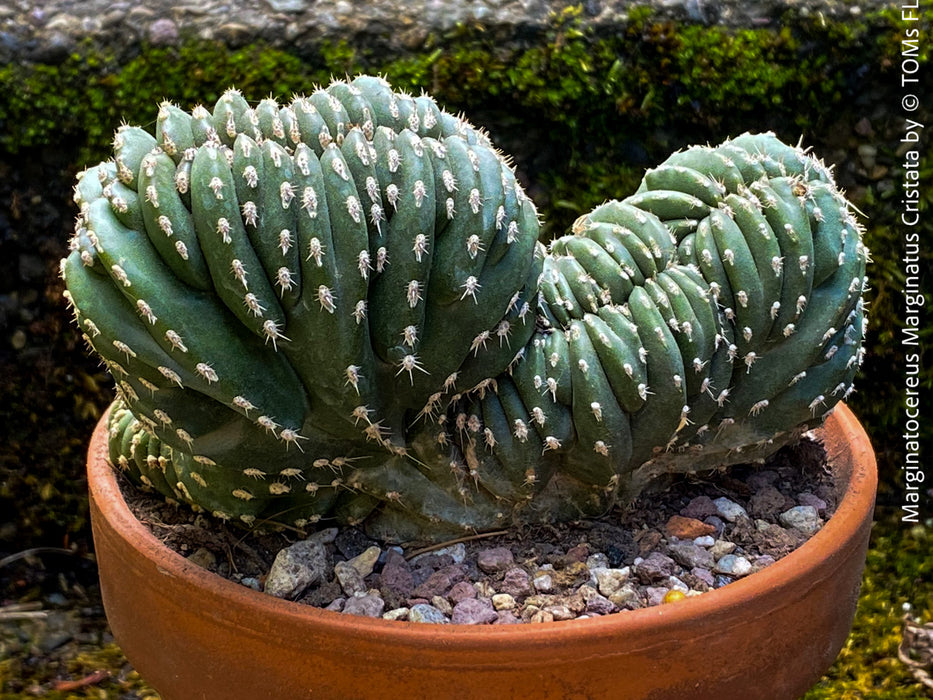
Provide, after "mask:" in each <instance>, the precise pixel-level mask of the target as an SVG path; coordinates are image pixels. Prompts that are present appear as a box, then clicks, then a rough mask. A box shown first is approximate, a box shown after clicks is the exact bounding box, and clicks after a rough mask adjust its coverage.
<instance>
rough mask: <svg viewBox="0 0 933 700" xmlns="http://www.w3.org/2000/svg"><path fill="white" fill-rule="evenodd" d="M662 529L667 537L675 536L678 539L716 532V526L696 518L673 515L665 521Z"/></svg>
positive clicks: (690, 538)
mask: <svg viewBox="0 0 933 700" xmlns="http://www.w3.org/2000/svg"><path fill="white" fill-rule="evenodd" d="M664 531H665V532H666V533H667V535H668V537H676V538H677V539H679V540H692V539H694V538H696V537H703V536H704V535H711V534H713V533H714V532H716V528H715V527H714V526H712V525H709V524H707V523H704V522H703V521H702V520H698V519H696V518H687V517H684V516H682V515H674V516H672V517H671V519H670V520H668V521H667V524H666V525H665V526H664Z"/></svg>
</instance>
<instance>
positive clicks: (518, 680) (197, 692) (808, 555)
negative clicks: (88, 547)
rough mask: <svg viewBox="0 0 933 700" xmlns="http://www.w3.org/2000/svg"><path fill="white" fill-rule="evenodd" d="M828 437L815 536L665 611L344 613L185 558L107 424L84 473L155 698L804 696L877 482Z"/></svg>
mask: <svg viewBox="0 0 933 700" xmlns="http://www.w3.org/2000/svg"><path fill="white" fill-rule="evenodd" d="M820 432H821V433H822V439H823V441H824V444H825V445H826V448H827V452H828V454H829V457H830V460H831V462H832V464H833V466H834V469H835V470H836V472H837V482H838V483H839V484H840V488H843V489H845V491H844V497H843V498H842V499H841V502H840V504H839V507H838V509H837V511H836V514H835V515H834V516H833V517H832V519H831V520H830V521H829V522H828V523H827V524H826V525H825V526H824V528H823V529H822V530H821V531H820V532H819V533H818V534H817V535H816V536H814V537H813V538H812V539H811V540H810V541H809V542H807V543H806V544H805V545H804V546H802V547H801V548H800V549H798V550H797V551H796V552H794V553H793V554H791V555H789V556H787V557H785V558H784V559H782V560H780V561H779V562H777V563H775V564H773V565H772V566H770V567H768V568H767V569H765V570H763V571H761V572H759V573H756V574H754V575H752V576H749V577H747V578H745V579H741V580H739V581H737V582H735V583H732V584H730V585H729V586H727V587H725V588H722V589H718V590H715V591H711V592H708V593H705V594H703V595H702V596H698V597H696V598H690V599H687V600H684V601H681V602H679V603H676V604H672V605H664V606H659V607H654V608H647V609H642V610H635V611H628V612H624V613H620V614H616V615H609V616H605V617H602V618H596V619H588V620H577V621H569V622H555V623H545V624H540V625H513V626H503V627H480V628H477V627H467V626H456V625H445V626H433V625H419V624H416V623H408V622H390V621H385V620H374V619H368V618H359V617H354V616H350V615H341V614H339V613H335V612H329V611H325V610H319V609H315V608H310V607H308V606H302V605H298V604H295V603H291V602H288V601H283V600H279V599H276V598H273V597H271V596H266V595H264V594H261V593H257V592H255V591H251V590H249V589H247V588H245V587H243V586H239V585H237V584H235V583H232V582H229V581H226V580H224V579H222V578H220V577H218V576H216V575H214V574H212V573H210V572H208V571H206V570H204V569H201V568H200V567H197V566H194V565H192V564H190V563H189V562H188V561H187V560H185V559H184V558H183V557H181V556H180V555H178V554H176V553H174V552H172V551H171V550H169V549H167V548H165V547H163V546H162V545H161V544H160V543H159V542H158V541H157V540H156V539H155V538H154V537H153V536H152V535H151V534H150V533H149V531H148V530H147V529H146V528H145V527H144V526H143V525H141V524H140V523H139V522H138V521H137V520H136V519H135V517H134V516H133V515H132V513H130V511H129V510H128V508H127V507H126V504H125V502H124V501H123V498H122V496H121V495H120V491H119V488H118V486H117V483H116V479H115V477H114V474H113V471H112V469H111V468H110V467H109V465H108V464H107V463H106V440H107V434H106V428H105V421H104V420H102V421H101V423H100V424H99V425H98V427H97V430H96V431H95V433H94V436H93V439H92V442H91V448H90V452H89V460H88V473H89V483H90V492H91V515H92V525H93V530H94V540H95V547H96V551H97V559H98V563H99V567H100V575H101V589H102V593H103V597H104V605H105V608H106V611H107V616H108V619H109V621H110V624H111V627H112V629H113V633H114V636H115V637H116V639H117V641H118V642H119V644H120V645H121V646H122V647H123V650H124V652H125V653H126V655H127V658H128V659H129V660H130V662H131V663H132V664H133V665H134V666H135V667H136V668H137V670H138V671H139V672H140V674H141V675H142V676H143V677H144V678H146V680H147V681H148V682H149V683H151V684H152V685H153V686H155V687H156V688H158V689H159V690H160V692H161V693H162V694H163V700H195V699H199V698H205V699H207V698H211V699H214V698H216V699H217V700H236V699H238V698H244V699H247V698H248V699H250V700H257V699H260V698H276V699H289V698H323V699H325V700H339V699H342V698H347V699H353V700H365V699H370V698H371V699H379V700H383V699H385V700H393V699H395V698H399V699H402V698H404V699H405V700H415V699H418V698H425V699H427V698H431V699H432V700H436V699H437V698H446V697H451V698H457V700H468V699H471V698H477V699H480V698H482V699H483V700H488V699H489V698H508V699H510V700H511V699H517V698H526V697H527V698H535V699H536V700H539V699H542V698H554V699H560V700H565V699H567V700H569V699H575V698H579V699H581V700H582V699H584V698H586V699H593V700H596V699H602V698H605V699H607V700H618V699H620V698H625V699H629V698H631V699H639V698H644V699H645V700H662V699H667V698H670V699H674V698H677V699H678V700H683V699H685V698H697V699H703V698H710V699H712V698H715V699H716V700H729V699H730V698H737V699H738V698H742V699H743V700H745V699H747V698H768V699H773V700H780V699H782V698H788V699H791V698H797V697H799V696H800V695H801V694H802V693H803V692H804V691H805V690H806V689H807V688H809V687H810V686H811V685H813V684H814V683H815V682H816V681H817V680H818V679H819V678H820V676H822V674H823V673H824V672H825V671H826V669H827V668H828V667H829V666H830V665H831V664H832V662H833V660H834V659H835V657H836V655H837V654H838V652H839V650H840V649H841V647H842V645H843V644H844V642H845V640H846V637H847V636H848V633H849V630H850V627H851V624H852V618H853V616H854V614H855V606H856V602H857V599H858V590H859V583H860V580H861V574H862V568H863V566H864V561H865V551H866V549H867V546H868V538H869V531H870V526H871V519H872V511H873V507H874V495H875V488H876V479H877V477H876V467H875V460H874V455H873V453H872V450H871V446H870V444H869V442H868V438H867V436H866V435H865V433H864V430H863V429H862V428H861V426H860V425H859V424H858V422H857V421H856V419H855V418H854V416H853V415H852V413H851V412H850V411H849V410H848V409H847V408H845V407H844V406H840V407H838V408H837V409H836V410H835V411H834V412H833V414H832V415H831V416H830V418H829V419H828V421H827V423H826V426H825V427H824V428H823V429H822V430H821V431H820Z"/></svg>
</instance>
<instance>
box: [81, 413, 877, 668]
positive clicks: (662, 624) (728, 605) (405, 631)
mask: <svg viewBox="0 0 933 700" xmlns="http://www.w3.org/2000/svg"><path fill="white" fill-rule="evenodd" d="M818 432H819V437H820V439H821V441H822V442H823V443H824V445H825V446H826V450H827V454H828V457H829V459H830V460H833V461H835V462H836V463H838V462H839V461H840V460H841V461H842V462H843V463H844V466H843V467H842V469H841V471H842V472H843V473H842V475H841V476H842V477H843V478H845V476H846V472H847V471H848V472H849V473H848V477H849V483H848V485H847V487H846V489H845V492H844V496H843V499H842V501H841V502H840V503H839V504H838V506H837V509H836V512H835V513H834V515H833V516H832V517H831V518H830V520H829V521H828V522H827V523H826V524H825V525H824V526H823V528H822V529H821V530H820V531H819V532H818V533H816V535H814V536H813V537H812V538H810V540H809V541H807V542H806V543H804V544H803V545H802V546H801V547H799V548H798V549H797V550H795V551H794V552H792V553H791V554H789V555H787V556H786V557H783V558H782V559H780V560H778V561H777V562H775V563H774V564H772V565H770V566H768V567H766V568H765V569H763V570H761V571H759V572H756V573H754V574H751V575H749V576H747V577H745V578H742V579H739V580H737V581H734V582H732V583H730V584H729V585H727V586H724V587H723V588H719V589H715V590H712V591H708V592H706V593H703V594H702V595H700V596H696V597H690V598H686V599H684V600H681V601H678V602H677V603H674V604H667V605H659V606H654V607H650V608H641V609H638V610H627V611H623V612H620V613H614V614H611V615H605V616H602V617H596V618H588V619H583V620H566V621H560V622H545V623H539V624H535V625H494V626H493V625H479V626H471V625H455V624H450V625H428V624H420V623H415V622H407V621H397V620H384V619H381V618H367V617H359V616H354V615H344V614H343V613H338V612H334V611H329V610H324V609H321V608H315V607H311V606H308V605H302V604H300V603H295V602H292V601H288V600H283V599H279V598H275V597H274V596H271V595H267V594H265V593H262V592H259V591H255V590H252V589H249V588H247V587H245V586H243V585H240V584H237V583H234V582H232V581H228V580H227V579H225V578H223V577H221V576H219V575H217V574H214V573H212V572H210V571H208V570H207V569H203V568H201V567H200V566H197V565H195V564H192V563H191V562H189V561H188V560H187V559H185V558H184V557H183V556H181V555H180V554H178V553H176V552H175V551H173V550H171V549H170V548H168V547H166V546H165V545H163V544H162V543H161V542H159V540H158V539H157V538H156V537H155V536H154V535H153V534H152V533H151V532H150V531H149V530H148V529H147V528H146V527H145V526H144V525H143V524H142V523H141V522H139V520H138V519H137V518H136V517H135V515H133V513H132V512H131V511H130V509H129V507H128V506H127V504H126V502H125V500H124V499H123V496H122V493H121V492H120V488H119V486H118V484H117V480H116V476H115V473H114V470H113V469H112V468H111V467H110V465H109V464H108V461H107V415H106V414H105V415H104V416H103V417H102V418H101V421H100V422H99V423H98V425H97V428H96V429H95V431H94V434H93V436H92V439H91V444H90V449H89V451H88V483H89V489H90V491H91V496H92V498H93V499H94V501H95V502H96V504H97V505H98V507H99V509H100V511H101V514H102V516H103V518H104V519H105V520H106V521H107V522H108V524H109V526H110V527H112V528H113V530H114V531H115V533H116V534H117V535H118V536H119V537H121V538H124V539H126V540H127V541H128V542H131V543H133V544H134V546H136V547H137V548H138V549H139V551H140V552H141V553H142V554H143V555H144V556H145V557H146V558H147V559H149V560H151V561H152V562H153V563H154V564H155V565H156V567H157V569H158V571H159V572H160V573H161V574H163V575H166V576H170V577H173V578H178V579H183V580H185V581H186V582H187V583H188V584H189V585H191V586H195V587H198V588H204V589H209V590H210V592H211V595H213V596H215V597H217V598H221V599H224V600H225V601H226V602H227V603H228V604H230V605H231V606H236V607H253V608H256V609H257V611H260V612H257V613H256V614H260V615H261V614H267V615H269V616H273V617H274V616H279V617H281V616H286V617H289V618H298V619H299V620H301V621H303V622H304V623H306V624H307V625H309V626H310V627H316V628H318V629H321V630H322V631H323V630H327V631H328V632H331V633H338V632H342V633H350V634H359V635H365V636H367V637H369V636H374V635H378V636H379V637H381V638H382V639H383V640H384V641H385V643H387V644H393V643H395V644H421V645H425V644H432V643H433V644H441V645H444V646H446V647H451V646H453V647H454V648H456V647H457V646H458V645H462V646H464V647H466V646H469V647H470V648H474V649H475V648H478V647H500V648H502V649H503V650H505V649H507V648H508V646H509V645H510V644H512V643H514V642H516V641H517V640H519V639H521V640H522V642H523V643H532V644H533V643H535V641H541V642H546V641H547V640H548V639H553V635H555V634H557V633H558V632H559V634H560V639H561V643H572V640H574V639H577V638H580V639H582V638H585V637H589V636H592V635H626V636H627V635H635V634H640V633H644V632H645V631H646V630H649V629H656V630H657V629H659V628H676V627H678V626H682V625H684V624H685V623H687V622H689V621H691V620H696V619H701V618H703V617H707V616H715V615H721V614H723V611H730V610H736V609H739V608H743V607H746V606H748V605H749V603H750V601H752V600H753V599H755V598H760V597H761V596H762V595H770V596H780V595H785V594H787V595H790V593H791V592H792V591H793V590H794V588H795V587H798V586H800V585H803V586H804V587H805V588H806V587H809V586H810V585H813V584H814V582H816V581H820V580H824V579H826V578H828V577H831V576H833V575H834V573H835V569H836V567H835V566H831V567H830V568H827V565H826V563H827V562H831V561H833V560H834V558H833V553H834V552H838V551H839V550H845V549H846V548H848V547H849V546H850V545H851V546H854V545H855V543H856V540H857V539H858V532H859V529H860V525H861V523H862V522H863V520H864V518H865V513H866V511H869V512H870V511H871V510H872V508H873V504H874V497H875V490H876V487H877V467H876V462H875V456H874V451H873V449H872V447H871V444H870V442H869V440H868V436H867V435H866V434H865V431H864V429H863V428H862V426H861V425H860V424H859V422H858V420H857V419H856V418H855V416H854V415H853V414H852V412H851V411H850V410H849V409H848V407H846V406H844V405H842V404H840V405H838V406H837V407H836V408H835V409H834V411H833V412H832V414H831V415H830V416H829V418H828V419H827V424H826V426H825V427H824V428H822V429H820V430H819V431H818ZM807 579H810V584H807V581H806V580H807ZM787 602H788V603H791V602H792V601H790V600H789V601H787ZM261 611H265V612H261Z"/></svg>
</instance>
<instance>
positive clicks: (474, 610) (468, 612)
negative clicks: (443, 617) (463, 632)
mask: <svg viewBox="0 0 933 700" xmlns="http://www.w3.org/2000/svg"><path fill="white" fill-rule="evenodd" d="M498 619H499V615H498V613H497V612H496V610H495V608H494V607H493V604H492V603H491V602H490V601H488V600H486V599H484V598H468V599H467V600H463V601H460V602H459V603H457V604H456V605H455V606H454V609H453V612H452V613H451V616H450V621H451V622H453V623H454V624H456V625H491V624H492V623H493V622H495V621H496V620H498Z"/></svg>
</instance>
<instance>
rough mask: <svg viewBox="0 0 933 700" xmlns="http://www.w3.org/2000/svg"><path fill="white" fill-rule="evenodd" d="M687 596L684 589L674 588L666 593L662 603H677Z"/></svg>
mask: <svg viewBox="0 0 933 700" xmlns="http://www.w3.org/2000/svg"><path fill="white" fill-rule="evenodd" d="M686 597H687V594H686V593H684V592H683V591H681V590H678V589H676V588H672V589H671V590H669V591H668V592H667V593H666V594H665V596H664V599H663V600H662V601H661V602H662V603H676V602H677V601H679V600H683V599H684V598H686Z"/></svg>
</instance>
